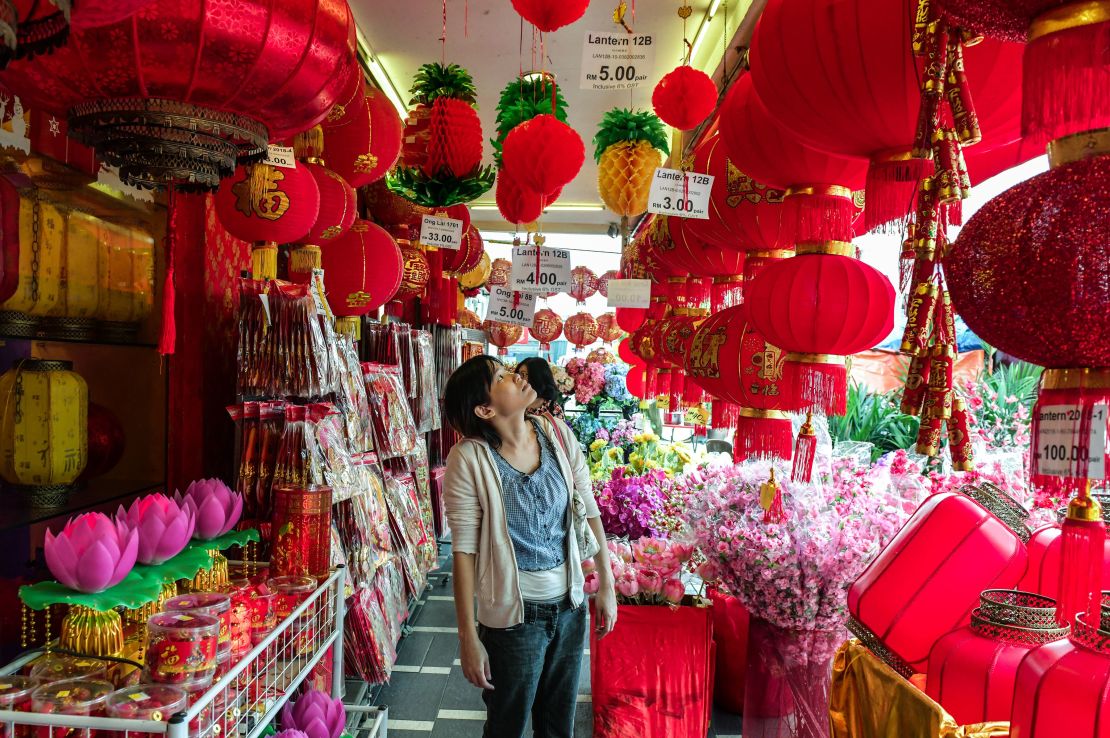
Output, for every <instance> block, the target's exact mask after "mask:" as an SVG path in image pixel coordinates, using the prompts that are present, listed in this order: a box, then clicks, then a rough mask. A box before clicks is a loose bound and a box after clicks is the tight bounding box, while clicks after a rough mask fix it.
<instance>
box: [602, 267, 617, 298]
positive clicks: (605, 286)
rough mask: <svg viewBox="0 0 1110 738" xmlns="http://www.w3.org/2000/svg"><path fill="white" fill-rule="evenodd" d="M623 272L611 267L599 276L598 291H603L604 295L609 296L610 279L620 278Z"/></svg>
mask: <svg viewBox="0 0 1110 738" xmlns="http://www.w3.org/2000/svg"><path fill="white" fill-rule="evenodd" d="M620 278H621V273H620V271H619V270H617V269H610V270H609V271H607V272H605V273H604V274H602V275H601V276H600V277H598V278H597V291H598V292H600V293H601V296H602V297H608V296H609V280H610V279H620Z"/></svg>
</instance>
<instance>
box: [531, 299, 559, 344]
mask: <svg viewBox="0 0 1110 738" xmlns="http://www.w3.org/2000/svg"><path fill="white" fill-rule="evenodd" d="M561 335H563V319H562V318H560V317H559V316H558V314H556V313H555V311H554V310H551V309H549V308H542V309H540V310H537V311H536V314H535V315H534V316H533V317H532V336H534V337H535V339H536V340H537V341H539V342H540V349H542V350H543V351H550V350H551V342H552V341H555V340H557V339H558V338H559V336H561Z"/></svg>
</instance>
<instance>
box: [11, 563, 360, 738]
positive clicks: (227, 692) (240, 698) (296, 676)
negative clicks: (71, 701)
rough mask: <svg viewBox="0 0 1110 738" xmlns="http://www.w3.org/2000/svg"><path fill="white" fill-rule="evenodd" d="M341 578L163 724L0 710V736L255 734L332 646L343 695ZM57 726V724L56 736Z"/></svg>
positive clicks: (206, 737)
mask: <svg viewBox="0 0 1110 738" xmlns="http://www.w3.org/2000/svg"><path fill="white" fill-rule="evenodd" d="M345 578H346V571H345V570H344V568H343V567H341V566H340V567H337V568H336V569H335V570H334V571H333V572H332V574H331V576H329V577H328V578H327V580H325V581H324V582H323V583H322V584H321V585H320V586H319V587H317V588H316V591H315V592H313V593H312V594H311V595H310V596H309V597H308V598H307V599H306V600H305V601H304V602H302V603H301V604H300V605H298V606H297V608H296V609H294V610H293V612H292V613H291V614H290V615H289V617H287V618H285V620H283V621H281V622H280V623H279V624H278V625H277V627H276V628H274V630H273V631H271V632H270V633H269V634H268V635H267V636H266V637H265V638H263V639H262V641H260V642H259V643H258V644H257V645H256V646H255V647H254V648H252V649H251V650H250V651H249V652H248V653H247V654H246V656H244V657H243V658H242V659H241V660H240V661H239V662H238V663H236V664H234V665H232V666H231V668H230V669H228V671H227V673H225V674H224V675H223V676H222V677H221V678H220V679H219V680H218V681H216V682H214V683H213V684H212V686H211V687H210V688H209V689H208V691H206V692H205V693H204V694H202V695H201V696H200V697H199V698H198V699H197V700H196V702H194V703H193V705H192V706H191V707H190V708H189V709H188V710H186V711H184V712H179V713H176V714H174V715H171V716H170V718H169V720H168V721H167V722H164V723H163V722H153V721H149V720H131V719H125V718H104V717H83V716H79V715H59V714H40V713H30V712H13V711H10V710H0V735H21V734H23V733H24V732H26V731H22V730H17V729H16V728H15V726H17V725H25V726H35V727H36V728H38V730H37V731H36V734H44V735H47V734H48V735H50V736H67V735H85V733H75V732H74V731H75V730H84V731H89V733H88V734H91V735H114V736H116V737H117V738H132V736H135V738H138V736H142V738H152V736H151V734H164V735H165V736H166V738H220V736H232V735H234V736H240V738H258V736H259V735H261V734H262V732H263V731H264V730H265V729H266V727H267V726H268V725H269V724H270V723H271V722H272V721H273V719H274V718H275V717H276V716H277V714H278V711H279V710H281V708H282V706H283V705H284V704H285V703H286V702H287V701H288V700H289V698H290V697H291V696H292V695H293V694H294V693H295V692H296V691H297V688H298V687H299V686H300V684H301V682H303V681H304V679H305V677H307V676H308V675H309V674H310V673H311V672H312V670H313V669H314V668H316V665H317V664H319V663H320V661H321V660H322V659H323V658H324V657H325V656H326V655H327V653H328V649H329V648H331V649H332V653H331V658H332V684H331V692H332V696H333V697H341V696H342V692H343V612H344V611H343V607H344V601H343V585H344V581H345ZM35 655H36V654H29V655H26V656H23V657H21V658H20V659H18V660H16V661H13V662H12V663H11V664H8V665H7V666H6V667H4V668H2V669H0V676H3V675H7V674H14V673H16V672H18V671H19V670H20V669H22V668H23V667H24V666H25V665H26V664H27V663H29V662H30V661H31V660H32V659H33V658H34V657H35ZM43 728H45V729H46V730H43ZM55 728H57V729H59V730H58V732H57V733H55V731H54V729H55ZM99 731H111V732H99Z"/></svg>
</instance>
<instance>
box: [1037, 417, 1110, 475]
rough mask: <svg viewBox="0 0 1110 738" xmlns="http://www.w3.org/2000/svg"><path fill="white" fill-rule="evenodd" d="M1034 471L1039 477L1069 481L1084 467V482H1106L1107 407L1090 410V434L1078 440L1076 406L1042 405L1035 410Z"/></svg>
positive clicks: (1078, 419)
mask: <svg viewBox="0 0 1110 738" xmlns="http://www.w3.org/2000/svg"><path fill="white" fill-rule="evenodd" d="M1036 412H1037V422H1038V425H1039V430H1038V436H1037V448H1036V450H1035V453H1036V455H1037V468H1038V469H1039V470H1040V472H1041V474H1048V475H1050V476H1054V477H1070V476H1073V475H1074V474H1075V473H1076V471H1082V469H1083V464H1084V462H1086V465H1087V474H1086V476H1087V478H1088V479H1105V478H1106V436H1107V423H1106V420H1107V418H1108V417H1110V405H1108V404H1106V403H1099V404H1097V405H1095V406H1094V407H1092V408H1091V410H1090V413H1091V430H1090V432H1089V434H1087V436H1086V438H1082V437H1080V433H1079V429H1080V425H1081V422H1080V420H1081V415H1082V412H1083V411H1082V410H1081V409H1080V408H1079V407H1078V406H1076V405H1043V406H1041V407H1039V408H1037V411H1036Z"/></svg>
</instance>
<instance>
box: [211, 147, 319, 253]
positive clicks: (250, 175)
mask: <svg viewBox="0 0 1110 738" xmlns="http://www.w3.org/2000/svg"><path fill="white" fill-rule="evenodd" d="M295 164H296V166H294V167H291V168H287V167H274V166H270V165H269V164H261V163H260V164H249V165H247V166H244V167H239V168H238V169H236V170H235V174H234V175H232V176H231V177H228V178H227V179H225V180H224V181H223V182H222V183H220V189H219V191H218V192H216V197H215V206H216V215H218V216H219V218H220V223H221V224H222V225H223V227H224V229H225V230H227V232H228V233H230V234H231V235H233V236H235V237H236V238H238V239H240V240H242V241H249V242H257V241H272V242H274V243H293V242H295V241H299V240H300V239H301V238H303V237H304V236H305V235H307V234H308V231H309V229H310V228H312V225H313V224H314V223H315V222H316V219H317V216H318V215H319V212H320V188H319V187H317V186H316V178H315V177H313V176H312V172H310V171H309V169H308V167H307V166H305V165H304V164H302V163H301V162H295Z"/></svg>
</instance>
